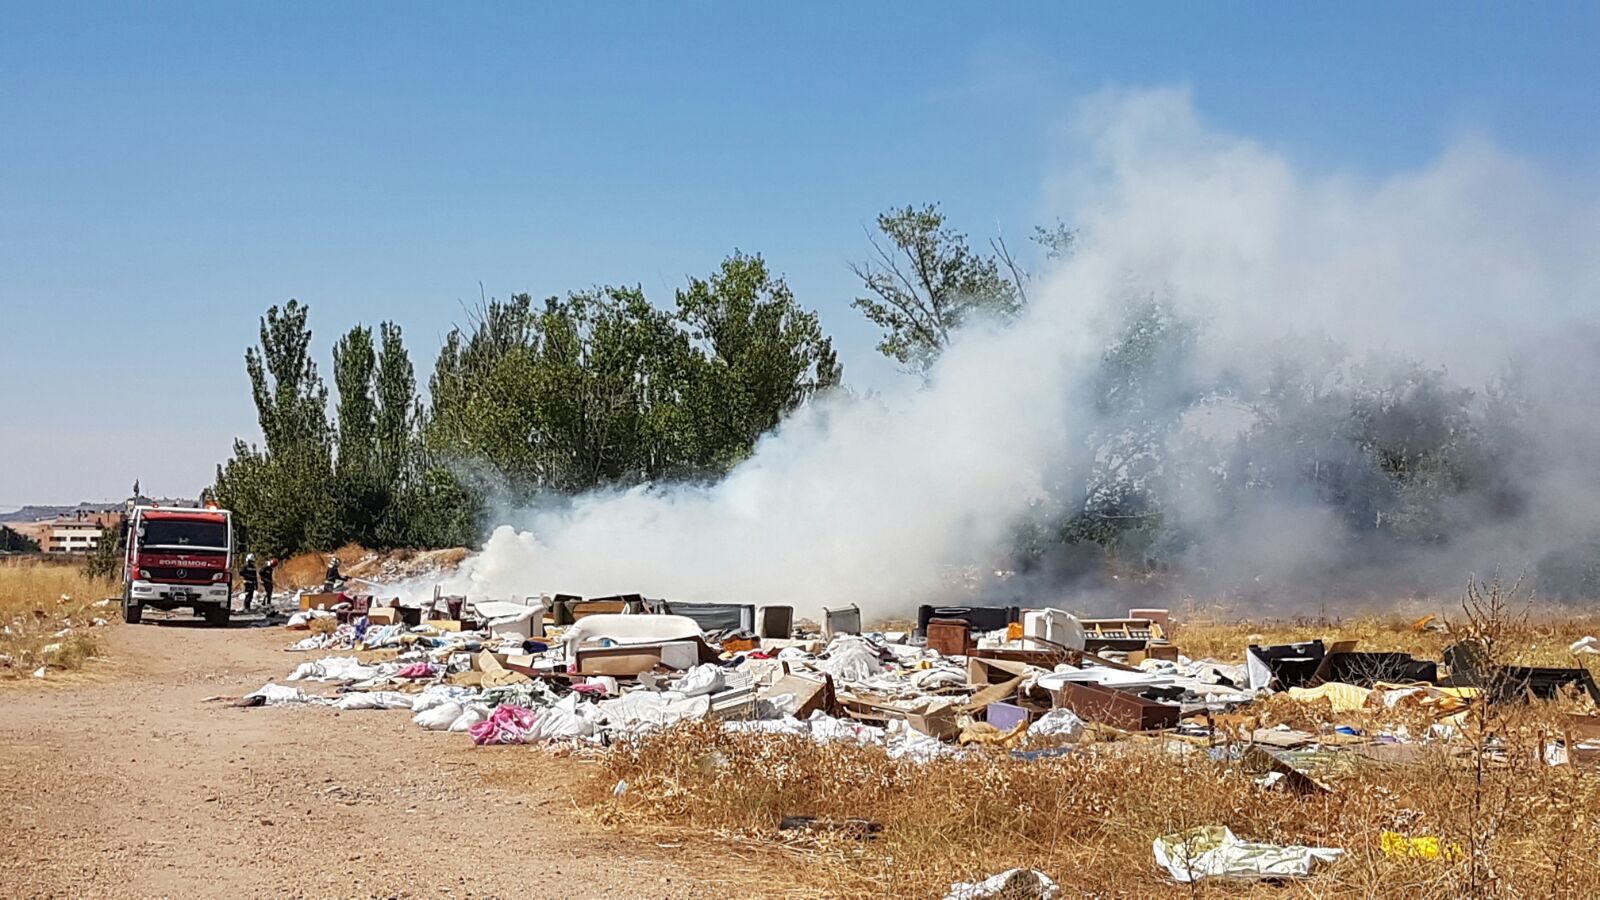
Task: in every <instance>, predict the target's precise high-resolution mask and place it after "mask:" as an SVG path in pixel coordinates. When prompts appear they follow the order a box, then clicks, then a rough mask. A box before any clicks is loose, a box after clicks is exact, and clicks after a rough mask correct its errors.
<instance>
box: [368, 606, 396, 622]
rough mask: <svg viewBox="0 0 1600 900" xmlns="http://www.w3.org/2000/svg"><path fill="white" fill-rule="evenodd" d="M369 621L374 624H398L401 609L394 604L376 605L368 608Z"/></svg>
mask: <svg viewBox="0 0 1600 900" xmlns="http://www.w3.org/2000/svg"><path fill="white" fill-rule="evenodd" d="M367 621H368V622H370V623H372V624H373V625H398V624H400V610H398V609H395V608H394V607H392V606H375V607H373V608H372V609H369V610H367Z"/></svg>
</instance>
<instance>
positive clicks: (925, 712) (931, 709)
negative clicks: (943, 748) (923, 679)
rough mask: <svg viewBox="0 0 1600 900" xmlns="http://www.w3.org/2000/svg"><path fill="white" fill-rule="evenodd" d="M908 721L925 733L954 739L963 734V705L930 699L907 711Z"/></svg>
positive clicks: (940, 738) (944, 738)
mask: <svg viewBox="0 0 1600 900" xmlns="http://www.w3.org/2000/svg"><path fill="white" fill-rule="evenodd" d="M906 722H908V723H910V725H911V727H912V728H915V729H916V730H917V731H920V732H922V733H923V734H925V735H927V736H929V737H934V738H938V739H939V740H941V741H953V740H955V739H956V738H957V737H958V736H960V734H961V707H960V706H959V705H957V704H954V703H941V702H938V701H929V702H927V703H924V704H923V705H922V706H921V707H918V708H914V709H910V710H907V711H906Z"/></svg>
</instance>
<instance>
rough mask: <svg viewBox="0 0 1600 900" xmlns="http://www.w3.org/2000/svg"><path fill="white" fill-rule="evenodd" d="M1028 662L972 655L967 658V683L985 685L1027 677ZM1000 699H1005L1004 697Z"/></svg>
mask: <svg viewBox="0 0 1600 900" xmlns="http://www.w3.org/2000/svg"><path fill="white" fill-rule="evenodd" d="M1027 676H1028V664H1027V663H1023V662H1013V661H1011V660H1006V659H984V658H982V657H977V656H974V657H970V658H969V659H968V660H967V684H972V685H977V686H978V687H983V686H985V685H990V684H1001V683H1003V682H1007V681H1010V680H1012V679H1013V678H1026V677H1027ZM998 699H1001V700H1003V699H1005V698H1004V697H1001V698H998Z"/></svg>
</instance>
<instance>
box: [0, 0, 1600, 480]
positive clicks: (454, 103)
mask: <svg viewBox="0 0 1600 900" xmlns="http://www.w3.org/2000/svg"><path fill="white" fill-rule="evenodd" d="M578 6H579V5H578V4H572V5H570V6H569V7H567V8H560V9H556V8H550V9H544V8H538V7H535V6H534V5H532V4H507V5H501V6H497V5H489V4H460V5H456V4H451V5H443V4H440V5H434V6H431V7H430V6H420V5H418V6H407V5H405V4H396V3H384V4H375V3H374V4H358V3H343V4H310V3H307V4H268V3H257V4H218V3H212V4H194V5H171V4H142V5H139V6H137V7H135V6H133V5H128V4H93V3H73V4H59V3H39V4H19V3H13V2H0V358H3V360H4V363H5V365H4V369H3V371H4V372H5V376H4V382H3V383H4V389H3V390H0V507H4V506H6V505H15V504H20V503H30V502H65V501H76V500H78V499H85V498H95V499H99V498H118V497H122V496H124V495H125V494H126V491H127V489H128V486H129V485H130V484H131V483H132V481H133V479H134V478H135V477H138V478H141V479H143V482H144V486H145V488H146V489H147V490H149V491H154V492H158V493H173V494H180V493H182V494H192V493H194V492H195V491H197V490H198V489H199V488H200V487H201V486H202V485H204V484H206V483H207V482H208V481H209V480H210V477H211V473H212V468H213V466H214V465H215V463H216V462H217V461H219V460H221V459H222V458H224V457H225V456H226V455H227V453H228V451H229V446H230V444H231V442H232V439H233V437H234V436H235V435H242V436H245V437H247V438H248V437H252V436H253V435H254V433H255V425H254V410H253V409H252V408H251V406H250V402H249V395H248V389H247V382H246V380H245V376H244V370H243V363H242V354H243V350H244V347H245V346H246V345H248V344H250V343H251V342H252V341H253V340H254V336H255V327H256V318H257V316H259V315H260V313H261V311H262V310H264V309H265V308H266V307H267V306H268V305H270V304H272V303H278V302H282V301H284V300H286V299H288V298H290V297H298V298H300V299H301V300H303V301H305V302H308V303H309V304H310V305H311V307H312V317H313V326H314V328H315V329H316V330H317V334H318V343H319V345H320V351H321V354H322V355H321V365H322V369H323V371H324V373H325V374H326V372H327V369H328V360H327V348H328V346H329V345H330V343H331V340H332V338H333V336H334V335H335V334H336V333H337V332H339V331H342V330H344V329H345V328H348V327H349V326H350V325H352V324H354V323H356V322H364V323H369V324H371V323H376V322H377V321H379V320H382V319H393V320H395V321H397V322H399V323H400V324H401V325H402V326H403V327H404V328H405V331H406V335H407V338H408V343H409V345H410V347H411V349H412V354H413V358H414V360H415V362H416V364H417V367H418V370H419V374H420V375H421V376H422V378H423V379H424V380H425V378H426V374H427V372H428V371H429V370H430V369H431V366H432V360H433V355H434V353H435V352H436V350H437V347H438V344H439V341H440V338H441V336H442V335H443V333H444V332H445V331H446V330H448V328H449V327H450V325H451V324H452V323H453V322H455V321H458V320H459V319H460V318H461V309H462V307H461V304H462V302H470V301H472V300H475V299H476V298H477V296H478V293H479V285H480V283H481V284H482V286H483V290H484V291H485V292H487V293H488V294H490V295H493V296H506V295H508V294H510V293H514V292H520V291H528V292H531V293H533V294H535V295H540V296H542V295H549V294H553V293H559V292H564V291H566V290H569V289H575V288H580V287H585V286H588V285H592V284H596V283H624V284H633V283H638V284H642V285H643V286H644V288H645V289H646V291H647V293H649V294H650V295H651V296H652V297H653V298H654V299H655V300H656V301H657V302H662V303H666V302H670V299H671V292H672V290H673V289H674V288H676V287H677V286H679V285H681V284H682V283H683V281H684V279H685V278H686V277H687V276H688V275H690V274H699V273H705V272H707V271H709V270H710V269H711V268H712V267H714V266H715V265H716V264H717V262H718V261H719V260H720V259H721V258H722V257H723V256H724V255H726V254H727V253H728V252H729V251H731V250H732V249H734V248H736V247H737V248H740V249H743V250H745V251H748V252H759V253H762V254H763V255H765V256H766V257H767V259H768V261H769V262H770V263H771V264H772V265H773V266H774V268H776V269H777V270H778V271H780V272H782V273H784V274H785V275H786V276H787V277H788V279H789V282H790V284H791V286H793V287H794V289H795V291H796V293H797V295H798V296H799V298H800V299H801V301H802V302H803V303H805V304H807V305H810V306H813V307H815V308H817V309H819V310H821V312H822V316H823V321H824V325H825V326H826V327H827V328H828V329H829V330H830V331H831V332H832V333H833V334H834V335H835V337H836V339H837V341H838V343H839V345H840V347H841V352H842V356H843V359H844V362H845V375H846V379H847V380H848V381H851V382H854V383H856V384H862V385H868V386H870V385H872V384H875V383H881V382H883V381H884V380H886V379H891V378H894V377H896V376H895V374H894V372H893V370H892V369H891V368H890V367H889V366H888V365H886V364H885V363H884V362H883V361H882V360H880V359H878V358H877V357H876V355H875V352H874V350H873V343H874V341H875V336H874V335H873V334H872V333H871V332H870V331H869V330H868V329H867V327H866V326H865V324H864V322H863V321H862V320H861V319H860V317H859V316H858V314H856V313H855V312H854V311H852V310H851V309H850V308H849V302H850V300H851V298H852V297H853V296H855V293H856V286H855V285H854V283H853V281H852V277H851V275H850V273H849V271H848V269H847V263H848V262H849V261H850V260H852V259H857V258H861V257H862V255H863V250H864V248H865V239H864V237H863V235H862V227H863V225H864V224H865V223H867V222H868V221H870V219H871V218H872V216H873V215H874V214H876V213H877V212H878V211H880V210H882V209H884V208H886V207H888V206H891V205H896V204H904V203H919V202H924V201H930V200H938V201H941V202H942V203H943V204H944V206H945V208H946V211H947V212H948V213H949V214H950V216H951V218H952V219H953V220H954V221H955V223H956V224H958V225H959V226H961V227H963V228H964V229H966V230H968V231H969V232H971V233H972V234H974V236H987V235H988V234H991V233H993V232H994V231H995V230H996V229H997V228H999V229H1003V230H1004V231H1005V233H1007V234H1008V235H1010V236H1012V237H1013V238H1020V237H1021V236H1022V235H1024V234H1026V233H1027V232H1028V231H1029V229H1030V227H1031V225H1033V224H1034V223H1036V222H1040V221H1046V220H1048V219H1049V218H1050V217H1052V216H1053V215H1054V213H1055V212H1058V211H1056V210H1051V209H1049V208H1048V207H1047V205H1046V204H1047V200H1046V191H1045V190H1044V189H1043V188H1044V185H1045V184H1046V182H1047V181H1048V180H1049V179H1050V176H1051V174H1052V172H1055V171H1058V170H1059V168H1060V167H1062V166H1063V165H1065V164H1067V162H1068V161H1070V158H1071V156H1072V154H1073V152H1074V148H1073V147H1072V145H1071V143H1070V142H1069V141H1068V140H1067V139H1066V138H1065V137H1064V135H1065V128H1064V125H1065V123H1066V121H1067V120H1068V118H1069V117H1070V114H1071V110H1072V109H1073V106H1074V104H1075V103H1076V102H1077V101H1078V100H1080V99H1081V98H1082V97H1084V96H1086V95H1089V94H1092V93H1093V92H1095V91H1097V90H1101V89H1103V88H1105V87H1107V86H1157V85H1172V84H1178V85H1184V86H1187V87H1188V88H1190V89H1191V90H1192V92H1193V96H1194V98H1195V102H1196V105H1197V106H1198V108H1199V110H1200V112H1201V113H1202V115H1204V116H1205V117H1206V119H1207V120H1208V121H1209V122H1210V123H1212V124H1213V125H1215V126H1216V127H1219V128H1223V129H1227V130H1230V131H1235V132H1239V133H1243V134H1248V135H1251V136H1253V137H1255V138H1256V139H1258V140H1260V141H1262V142H1264V143H1266V144H1268V145H1270V146H1272V147H1273V148H1275V149H1277V150H1279V151H1280V152H1283V153H1284V154H1286V155H1288V156H1289V157H1290V158H1292V159H1294V160H1296V161H1298V162H1303V163H1305V164H1307V165H1311V166H1316V167H1319V168H1325V169H1335V170H1349V171H1351V172H1354V173H1360V174H1373V175H1381V174H1383V173H1385V172H1389V171H1395V170H1401V169H1405V168H1407V167H1411V166H1416V165H1420V164H1422V163H1423V162H1425V161H1427V160H1429V159H1431V158H1433V157H1434V156H1436V155H1437V154H1438V153H1439V152H1440V151H1441V149H1442V148H1443V147H1444V146H1445V145H1446V144H1448V143H1449V142H1450V141H1451V140H1453V139H1454V138H1457V137H1460V136H1462V135H1486V136H1488V137H1490V138H1491V139H1492V140H1494V141H1495V142H1497V143H1499V144H1500V145H1502V146H1504V147H1506V148H1508V149H1509V150H1511V151H1512V152H1514V153H1516V154H1518V155H1521V156H1524V157H1526V158H1529V159H1531V160H1534V161H1536V162H1538V163H1539V164H1541V165H1545V166H1549V167H1552V168H1555V169H1558V170H1569V171H1580V172H1592V171H1593V170H1594V169H1595V166H1596V164H1597V162H1600V152H1597V150H1600V146H1597V131H1600V124H1597V123H1600V115H1597V114H1600V109H1597V106H1600V103H1597V100H1596V94H1595V85H1596V84H1597V83H1600V63H1597V62H1596V59H1597V54H1595V52H1594V48H1595V47H1596V46H1597V44H1600V6H1596V5H1594V4H1573V5H1561V4H1553V3H1547V4H1537V5H1532V4H1530V5H1522V6H1510V5H1507V6H1505V7H1501V8H1492V7H1486V6H1477V5H1449V6H1446V5H1442V4H1421V3H1417V4H1400V5H1392V4H1383V5H1371V6H1368V5H1364V4H1339V5H1333V4H1328V5H1323V6H1318V7H1311V6H1309V5H1300V4H1260V5H1256V4H1185V5H1181V6H1180V5H1177V4H1170V5H1156V4H1105V5H1103V7H1102V8H1087V7H1083V6H1078V5H1068V4H1059V3H1043V4H1023V3H1014V4H983V5H980V4H955V3H948V4H947V3H921V4H905V3H899V4H888V3H885V4H823V3H805V4H789V5H786V6H784V7H781V8H780V7H778V6H777V5H775V4H748V3H687V4H668V3H638V4H632V3H615V4H605V5H604V6H603V8H587V9H582V10H579V9H577V7H578ZM587 6H590V7H596V6H599V5H593V4H591V5H587Z"/></svg>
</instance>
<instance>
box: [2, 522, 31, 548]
mask: <svg viewBox="0 0 1600 900" xmlns="http://www.w3.org/2000/svg"><path fill="white" fill-rule="evenodd" d="M0 551H4V552H6V553H38V552H39V542H38V541H36V540H34V539H33V538H31V537H28V536H27V535H25V534H23V533H22V532H20V531H17V530H16V529H14V528H12V527H11V526H9V525H0Z"/></svg>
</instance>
